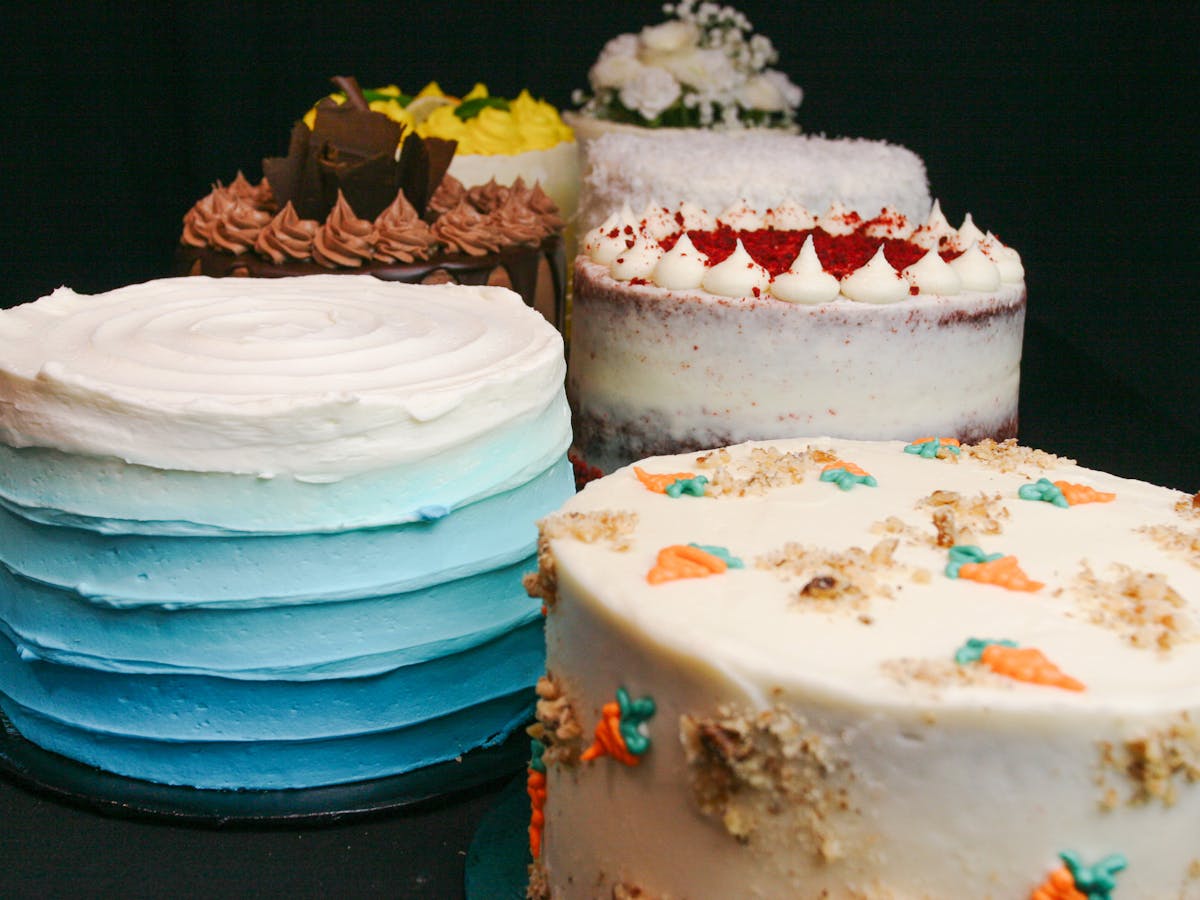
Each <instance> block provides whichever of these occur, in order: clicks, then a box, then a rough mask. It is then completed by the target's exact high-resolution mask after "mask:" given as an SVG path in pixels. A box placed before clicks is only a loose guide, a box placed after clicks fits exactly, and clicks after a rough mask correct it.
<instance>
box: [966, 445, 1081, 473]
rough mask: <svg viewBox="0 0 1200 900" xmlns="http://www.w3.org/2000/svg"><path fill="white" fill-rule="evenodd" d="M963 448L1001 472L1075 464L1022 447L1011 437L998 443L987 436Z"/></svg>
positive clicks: (1042, 451) (1063, 457)
mask: <svg viewBox="0 0 1200 900" xmlns="http://www.w3.org/2000/svg"><path fill="white" fill-rule="evenodd" d="M962 449H963V452H964V453H966V454H967V456H969V457H971V458H972V459H977V460H979V461H980V462H981V463H983V464H984V465H986V466H989V467H990V468H993V469H997V470H998V471H1000V472H1016V471H1019V470H1020V469H1022V468H1023V467H1027V468H1031V469H1039V470H1045V469H1053V468H1054V467H1055V466H1065V465H1073V464H1074V462H1075V460H1073V459H1068V458H1067V457H1065V456H1055V455H1054V454H1053V453H1047V452H1046V451H1044V450H1034V449H1033V448H1032V447H1022V446H1021V445H1020V444H1018V443H1017V439H1016V438H1009V439H1008V440H1007V441H1002V442H1001V443H996V442H995V441H994V440H992V439H991V438H985V439H984V440H982V441H980V442H979V443H978V444H969V445H967V446H965V447H963V448H962Z"/></svg>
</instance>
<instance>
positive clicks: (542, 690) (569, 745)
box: [528, 673, 583, 765]
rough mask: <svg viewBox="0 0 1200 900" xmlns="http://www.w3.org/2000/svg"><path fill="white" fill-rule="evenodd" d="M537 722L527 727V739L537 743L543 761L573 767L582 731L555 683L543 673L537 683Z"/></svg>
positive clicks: (571, 708) (577, 758)
mask: <svg viewBox="0 0 1200 900" xmlns="http://www.w3.org/2000/svg"><path fill="white" fill-rule="evenodd" d="M536 690H537V696H538V701H537V710H536V715H537V723H536V724H534V725H531V726H530V728H529V729H528V730H529V736H530V737H532V738H534V739H535V740H538V741H541V742H542V744H544V745H545V747H546V751H545V752H544V753H543V754H542V759H543V760H545V761H546V762H552V763H563V764H566V765H574V764H575V763H576V762H578V760H579V753H580V749H581V748H580V745H581V743H582V742H581V740H580V738H581V737H582V735H583V728H582V726H580V724H579V719H578V717H577V716H576V715H575V710H574V707H572V706H571V703H570V701H569V700H568V699H567V697H566V694H565V693H564V692H563V689H562V686H561V685H560V684H559V682H558V680H557V679H556V678H555V677H554V676H553V675H551V674H550V673H546V674H545V675H543V676H542V677H541V678H539V679H538V683H537V688H536Z"/></svg>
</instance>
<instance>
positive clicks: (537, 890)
mask: <svg viewBox="0 0 1200 900" xmlns="http://www.w3.org/2000/svg"><path fill="white" fill-rule="evenodd" d="M528 871H529V883H528V884H527V885H526V886H525V900H550V880H549V878H547V877H546V866H545V865H544V864H543V863H542V861H541V860H534V861H533V862H532V863H530V864H529V870H528Z"/></svg>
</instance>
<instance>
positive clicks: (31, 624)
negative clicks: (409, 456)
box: [0, 423, 573, 788]
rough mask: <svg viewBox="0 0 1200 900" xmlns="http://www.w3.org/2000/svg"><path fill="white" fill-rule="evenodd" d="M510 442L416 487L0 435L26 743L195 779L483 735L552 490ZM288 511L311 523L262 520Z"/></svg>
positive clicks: (531, 667) (520, 687)
mask: <svg viewBox="0 0 1200 900" xmlns="http://www.w3.org/2000/svg"><path fill="white" fill-rule="evenodd" d="M527 424H529V423H527ZM517 440H518V436H517V435H515V434H512V435H508V436H506V437H505V438H504V439H503V440H501V442H500V445H499V446H497V448H496V454H495V456H496V459H495V460H493V461H491V462H487V463H481V464H480V465H479V466H478V467H477V468H476V470H475V471H473V472H471V473H468V474H467V475H465V476H464V478H463V481H462V483H458V482H457V481H456V479H455V478H453V477H450V476H445V475H444V476H442V477H441V478H440V479H435V478H434V477H433V474H432V471H433V470H432V469H429V470H428V471H425V472H424V475H423V477H425V478H426V482H427V483H426V484H425V486H424V487H425V490H424V491H423V492H421V491H418V487H419V485H418V484H417V483H416V482H415V481H412V476H411V473H409V472H407V470H406V472H405V473H403V474H401V473H398V472H393V473H383V474H381V475H378V476H372V478H370V479H367V480H365V481H363V482H361V483H358V484H350V482H352V481H355V480H356V479H347V480H345V481H342V482H335V483H331V484H321V485H314V484H300V483H298V482H294V481H292V482H285V481H280V480H264V479H252V478H242V477H240V476H200V475H196V474H194V473H178V472H156V471H155V470H149V469H140V468H139V467H136V466H127V465H125V464H123V463H116V462H114V461H103V460H90V461H89V460H80V459H77V458H68V457H65V456H63V455H62V454H58V453H56V452H54V451H45V450H20V451H16V450H12V449H11V448H0V482H3V485H4V486H3V488H2V489H0V492H2V493H3V494H4V496H5V497H6V498H7V501H6V502H5V504H4V510H3V511H0V706H3V708H4V710H5V712H6V713H7V714H8V715H9V717H10V718H11V719H12V720H13V722H14V724H15V725H16V726H17V727H18V729H20V730H21V731H22V733H23V734H24V735H25V736H26V737H27V738H29V739H30V740H33V741H34V742H36V743H38V744H41V745H43V746H45V747H47V748H49V749H52V750H55V751H57V752H60V753H63V754H65V755H67V756H71V757H73V758H76V759H79V760H82V761H84V762H87V763H89V764H92V765H96V766H99V767H101V768H104V769H107V770H110V771H114V772H118V773H121V774H126V775H132V776H135V777H139V778H145V779H149V780H155V781H164V782H168V783H172V784H190V785H194V786H197V787H218V788H233V787H240V788H279V787H297V786H307V785H317V784H331V783H339V782H345V781H351V780H357V779H362V778H373V777H379V776H383V775H390V774H395V773H398V772H404V771H408V770H410V769H412V768H415V767H418V766H422V765H427V764H429V763H432V762H437V761H440V760H444V759H449V758H453V757H454V756H457V755H459V754H460V753H462V752H465V751H466V750H468V749H470V748H471V747H474V746H480V745H485V744H487V743H489V742H494V741H498V740H502V739H503V737H505V736H506V735H507V734H508V733H509V732H510V731H511V730H512V729H513V728H515V727H517V726H518V725H519V724H520V723H521V722H522V721H523V720H524V719H525V718H526V717H527V716H528V715H529V712H530V710H531V708H532V703H533V699H534V698H533V693H532V690H531V688H532V685H533V683H534V682H535V680H536V678H537V676H538V675H539V674H540V673H541V672H542V670H543V667H544V656H543V654H544V651H543V646H542V636H541V616H540V612H539V604H538V602H537V601H536V600H533V599H531V598H529V597H528V596H526V595H525V592H524V590H523V588H522V587H521V583H520V579H521V575H522V574H523V573H524V572H526V571H529V570H531V569H532V568H533V567H534V566H535V561H534V559H533V556H532V554H533V551H534V547H535V542H536V528H535V524H534V523H535V522H536V520H537V519H538V518H540V517H542V516H544V515H547V514H548V513H550V512H552V511H554V510H555V509H557V508H558V507H559V506H560V505H561V503H562V502H563V501H564V500H565V499H566V498H567V497H568V496H569V495H570V494H571V492H572V490H573V477H572V471H571V467H570V464H569V463H568V462H567V461H566V460H565V459H563V458H562V449H561V448H559V449H558V450H557V453H555V454H553V456H552V459H550V460H549V461H547V462H544V464H542V466H541V468H540V469H534V470H530V467H529V466H527V465H524V464H521V465H508V466H505V464H503V463H502V462H501V461H500V458H501V457H507V458H509V459H513V458H521V459H523V460H528V459H529V456H528V454H527V453H525V454H524V455H522V453H521V452H518V446H517ZM506 442H507V443H506ZM542 443H543V445H544V443H545V442H542ZM555 443H557V442H555ZM446 462H447V460H445V459H443V460H441V463H442V465H443V466H445V464H446ZM451 462H452V461H451ZM89 467H90V468H89ZM118 471H119V472H121V473H123V474H122V476H121V477H123V478H127V479H128V480H127V481H126V482H125V486H124V489H123V490H122V489H121V486H120V483H119V482H113V481H110V476H115V475H116V474H117V473H118ZM443 471H447V469H445V468H444V469H443ZM448 471H451V472H453V468H452V467H450V468H449V470H448ZM501 471H504V472H506V473H507V474H504V475H503V476H502V479H501V481H500V482H499V485H500V487H499V488H498V489H495V490H491V489H487V488H485V487H483V486H482V485H483V482H484V481H486V479H487V478H488V477H491V476H495V475H497V474H498V473H500V472H501ZM89 476H96V478H95V480H94V481H92V482H91V483H89V482H88V477H89ZM160 482H161V483H160ZM218 482H220V483H219V484H218ZM401 482H404V483H405V484H406V485H407V486H406V487H403V489H401V488H400V487H398V486H399V485H401ZM205 484H207V485H208V487H207V489H206V488H205ZM14 485H18V486H19V487H14ZM227 488H236V489H234V490H233V492H232V496H231V495H229V494H224V495H223V494H222V491H225V490H226V489H227ZM392 488H396V489H397V491H398V493H397V494H393V495H390V496H389V494H388V491H389V490H391V489H392ZM405 491H407V493H405ZM321 493H324V494H326V495H328V496H327V497H325V498H321V497H318V495H319V494H321ZM68 495H70V496H68ZM14 498H15V500H14ZM180 498H184V499H186V500H187V501H188V502H187V503H185V502H182V501H181V499H180ZM60 500H63V501H69V503H67V504H65V505H69V506H71V508H72V509H71V513H70V514H69V515H66V514H63V511H62V510H61V509H56V508H55V507H54V505H53V503H52V502H50V501H54V502H58V501H60ZM191 502H195V503H196V506H197V509H198V510H199V513H200V514H199V515H197V516H196V518H197V519H199V520H200V521H199V523H194V522H192V521H191V520H192V511H191V509H190V507H189V506H188V503H191ZM248 503H259V504H260V507H259V508H258V509H256V510H253V511H252V512H246V511H244V510H243V511H240V512H239V511H236V510H235V509H234V508H235V507H238V506H242V505H243V504H248ZM98 509H103V510H105V513H106V514H105V515H104V516H98V515H95V513H94V511H95V510H98ZM83 510H88V511H89V512H88V514H83V513H82V511H83ZM181 510H186V511H187V515H186V517H185V516H181V515H180V511H181ZM297 511H299V512H298V514H297V518H299V519H301V520H304V521H307V522H308V523H309V525H310V526H312V531H313V532H315V533H304V532H301V533H295V532H294V531H293V529H289V528H286V527H282V526H284V525H286V524H287V523H288V522H289V521H290V518H289V517H290V516H291V514H292V513H295V512H297ZM389 512H390V515H391V518H390V520H388V514H389ZM422 513H423V515H422ZM364 522H366V523H370V524H369V525H363V524H362V523H364ZM164 523H165V524H164ZM347 523H358V524H350V525H348V524H347ZM255 524H257V525H261V526H262V527H263V528H264V529H265V530H266V531H268V532H271V534H248V533H245V531H244V530H243V529H244V527H245V526H248V525H255ZM197 525H198V527H197ZM156 530H158V531H161V532H163V533H161V534H158V533H154V532H155V531H156ZM280 532H284V533H280ZM288 532H290V533H288Z"/></svg>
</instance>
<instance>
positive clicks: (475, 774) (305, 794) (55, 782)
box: [0, 713, 529, 828]
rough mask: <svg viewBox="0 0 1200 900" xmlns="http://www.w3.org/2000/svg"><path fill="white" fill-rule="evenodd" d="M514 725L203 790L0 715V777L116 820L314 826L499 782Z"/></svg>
mask: <svg viewBox="0 0 1200 900" xmlns="http://www.w3.org/2000/svg"><path fill="white" fill-rule="evenodd" d="M528 755H529V739H528V738H527V737H526V736H525V733H524V732H523V731H522V730H521V729H519V728H518V729H517V730H516V731H515V732H514V733H513V734H512V735H510V736H509V737H508V738H507V739H506V740H505V741H504V742H502V743H500V744H497V745H496V746H494V747H487V748H478V749H475V750H472V751H470V752H468V753H464V754H463V755H462V756H461V757H459V758H457V759H452V760H448V761H446V762H443V763H437V764H435V765H431V766H426V767H424V768H421V769H417V770H415V771H412V772H405V773H403V774H399V775H393V776H389V777H387V778H375V779H370V780H367V781H358V782H350V783H347V784H336V785H325V786H321V787H312V788H300V789H289V790H242V791H237V790H203V789H197V788H190V787H181V786H176V785H166V784H156V783H153V782H149V781H142V780H140V779H136V778H128V777H125V776H122V775H115V774H113V773H111V772H105V771H103V770H101V769H97V768H95V767H93V766H89V765H86V764H84V763H80V762H76V761H75V760H71V759H68V758H66V757H64V756H59V755H58V754H57V753H53V752H51V751H49V750H44V749H42V748H41V747H39V746H37V745H36V744H33V743H31V742H30V741H28V740H26V739H25V738H24V737H23V736H22V735H21V733H20V732H19V731H18V730H17V729H16V727H15V726H13V724H12V723H11V722H10V721H9V719H8V717H7V716H5V715H4V714H3V713H0V776H3V777H5V778H7V779H8V780H10V781H12V782H14V783H15V784H17V785H19V786H20V787H23V788H25V789H27V790H31V791H33V792H35V793H38V794H42V795H44V796H48V797H51V798H53V799H55V800H58V801H61V802H63V803H67V804H70V805H72V806H77V807H81V808H84V809H88V810H91V811H93V812H98V813H101V814H103V815H108V816H113V817H117V818H129V819H146V820H157V821H161V822H168V823H173V824H181V825H196V826H205V827H216V828H219V827H227V826H228V827H238V826H247V827H259V828H261V827H271V826H283V827H286V826H296V825H300V826H321V825H330V824H334V823H339V822H344V821H348V820H351V819H357V818H364V817H368V816H378V815H383V814H386V813H389V812H395V811H398V810H403V809H406V808H410V807H415V806H418V805H420V804H424V803H428V802H433V801H436V800H438V799H439V798H442V797H446V796H448V795H451V794H458V793H462V792H465V791H469V790H471V789H474V788H479V787H482V786H484V785H487V784H489V783H494V782H496V781H499V780H503V779H505V778H508V777H510V776H511V775H512V773H514V772H516V771H517V770H519V769H520V768H521V767H523V766H524V764H525V762H526V760H527V758H528Z"/></svg>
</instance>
